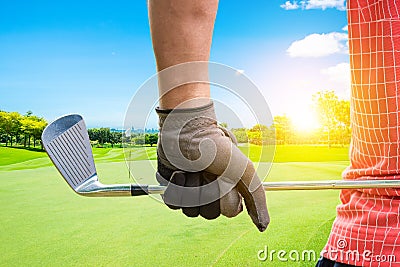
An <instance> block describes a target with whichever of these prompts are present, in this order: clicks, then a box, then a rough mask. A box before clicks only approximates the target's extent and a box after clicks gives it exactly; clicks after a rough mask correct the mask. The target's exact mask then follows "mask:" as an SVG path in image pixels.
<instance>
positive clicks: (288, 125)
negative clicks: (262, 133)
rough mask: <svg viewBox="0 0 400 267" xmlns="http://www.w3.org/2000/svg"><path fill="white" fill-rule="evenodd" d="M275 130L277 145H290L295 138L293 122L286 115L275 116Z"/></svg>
mask: <svg viewBox="0 0 400 267" xmlns="http://www.w3.org/2000/svg"><path fill="white" fill-rule="evenodd" d="M273 128H274V130H275V138H276V142H277V144H283V145H284V144H288V143H290V142H291V140H292V139H293V137H294V130H293V125H292V122H291V120H290V118H289V117H288V116H286V115H283V116H275V117H274V123H273Z"/></svg>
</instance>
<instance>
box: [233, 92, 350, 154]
mask: <svg viewBox="0 0 400 267" xmlns="http://www.w3.org/2000/svg"><path fill="white" fill-rule="evenodd" d="M313 108H314V111H315V112H316V114H318V119H319V123H320V127H319V128H318V129H315V130H313V131H309V132H301V131H297V130H296V129H295V127H294V126H293V123H292V121H291V119H290V118H289V117H288V116H286V115H281V116H275V117H274V118H273V124H272V125H270V126H265V125H260V124H258V125H255V126H254V127H252V128H250V129H246V128H237V129H231V131H232V132H233V134H234V135H235V136H236V138H237V139H238V142H239V143H251V144H255V145H263V144H273V143H275V144H278V145H279V144H280V145H284V144H325V145H328V146H332V145H347V144H349V143H350V139H351V129H350V101H348V100H342V99H339V97H338V96H337V95H336V94H335V93H334V91H321V92H318V93H316V94H315V95H313Z"/></svg>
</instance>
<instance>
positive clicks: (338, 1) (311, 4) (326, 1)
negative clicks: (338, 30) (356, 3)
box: [281, 0, 346, 11]
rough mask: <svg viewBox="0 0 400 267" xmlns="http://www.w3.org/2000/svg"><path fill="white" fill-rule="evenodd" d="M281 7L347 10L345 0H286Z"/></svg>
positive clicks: (287, 8)
mask: <svg viewBox="0 0 400 267" xmlns="http://www.w3.org/2000/svg"><path fill="white" fill-rule="evenodd" d="M281 8H284V9H286V10H293V9H298V8H301V9H322V10H325V9H327V8H336V9H337V10H340V11H345V10H346V3H345V0H303V1H300V2H297V1H292V2H291V1H286V2H285V4H282V5H281Z"/></svg>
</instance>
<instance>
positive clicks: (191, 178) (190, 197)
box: [182, 172, 201, 217]
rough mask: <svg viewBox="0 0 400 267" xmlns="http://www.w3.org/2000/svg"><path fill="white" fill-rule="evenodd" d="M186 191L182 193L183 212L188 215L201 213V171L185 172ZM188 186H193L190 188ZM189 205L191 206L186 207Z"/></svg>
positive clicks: (193, 215) (194, 215) (192, 215)
mask: <svg viewBox="0 0 400 267" xmlns="http://www.w3.org/2000/svg"><path fill="white" fill-rule="evenodd" d="M185 176H186V181H185V191H184V193H183V194H182V205H183V207H182V212H183V214H185V215H186V216H188V217H197V216H199V214H200V207H199V205H200V185H201V184H200V178H201V177H200V176H201V173H199V172H195V173H185ZM188 187H193V190H190V189H189V188H188ZM184 206H189V207H184Z"/></svg>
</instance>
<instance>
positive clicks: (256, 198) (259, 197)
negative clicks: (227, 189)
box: [237, 178, 270, 232]
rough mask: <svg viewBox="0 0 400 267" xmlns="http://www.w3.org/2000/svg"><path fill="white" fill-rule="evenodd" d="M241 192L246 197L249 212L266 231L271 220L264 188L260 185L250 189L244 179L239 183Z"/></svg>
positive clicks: (257, 224)
mask: <svg viewBox="0 0 400 267" xmlns="http://www.w3.org/2000/svg"><path fill="white" fill-rule="evenodd" d="M257 179H258V178H257ZM237 188H238V191H239V193H240V194H241V195H242V196H243V198H244V203H245V205H246V208H247V212H248V214H249V216H250V218H251V219H252V221H253V223H254V224H255V225H256V226H257V228H258V230H259V231H260V232H263V231H265V229H267V226H268V224H269V222H270V218H269V214H268V209H267V205H266V198H265V192H264V188H263V187H262V186H259V187H258V188H257V189H256V190H255V191H253V192H251V191H249V187H248V185H246V184H245V183H244V182H243V181H242V180H240V181H239V183H238V185H237Z"/></svg>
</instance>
